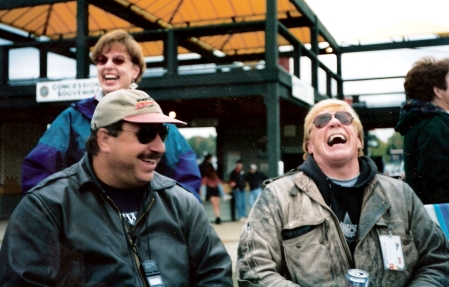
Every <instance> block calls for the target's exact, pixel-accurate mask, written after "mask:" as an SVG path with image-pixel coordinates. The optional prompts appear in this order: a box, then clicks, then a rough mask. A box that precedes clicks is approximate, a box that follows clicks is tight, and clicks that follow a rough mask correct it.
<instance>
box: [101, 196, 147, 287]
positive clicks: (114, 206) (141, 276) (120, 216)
mask: <svg viewBox="0 0 449 287" xmlns="http://www.w3.org/2000/svg"><path fill="white" fill-rule="evenodd" d="M150 196H151V194H150ZM106 198H107V200H108V201H109V202H110V203H111V205H112V206H113V208H115V211H116V212H117V215H118V216H119V218H120V222H122V226H123V228H124V230H123V231H124V233H125V236H126V238H127V240H128V243H129V244H130V246H131V247H132V249H133V257H134V263H135V265H134V266H135V267H136V268H137V274H139V277H140V280H141V281H142V282H143V286H147V283H146V282H147V281H146V277H145V276H143V274H142V272H141V271H140V269H141V268H140V260H139V258H138V257H137V248H136V245H135V244H134V242H133V241H132V239H131V238H130V237H129V233H128V229H127V228H126V225H124V224H123V217H122V213H121V212H120V209H119V208H118V207H117V205H116V204H115V203H114V201H113V200H112V199H111V198H110V197H109V196H107V195H106ZM153 203H154V197H153V198H152V199H151V202H150V204H149V205H148V207H147V208H146V209H145V212H144V213H143V215H142V216H141V217H139V218H138V219H137V220H136V223H135V224H134V226H133V227H132V230H131V231H133V230H134V228H135V226H136V225H137V223H138V222H139V221H140V219H142V218H143V217H144V215H145V214H146V213H147V212H148V211H149V210H150V208H151V206H152V205H153Z"/></svg>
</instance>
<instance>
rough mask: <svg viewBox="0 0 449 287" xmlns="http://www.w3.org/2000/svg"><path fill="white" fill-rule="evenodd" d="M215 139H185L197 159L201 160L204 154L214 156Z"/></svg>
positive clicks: (194, 137) (211, 137) (210, 137)
mask: <svg viewBox="0 0 449 287" xmlns="http://www.w3.org/2000/svg"><path fill="white" fill-rule="evenodd" d="M216 139H217V137H215V136H212V135H211V136H209V137H208V138H205V137H202V136H193V137H191V138H189V139H187V142H188V143H189V145H190V147H191V148H192V150H193V152H194V153H195V155H196V158H197V159H201V158H202V157H203V155H204V153H209V154H215V153H216V152H217V144H216Z"/></svg>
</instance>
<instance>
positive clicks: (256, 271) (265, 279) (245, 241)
mask: <svg viewBox="0 0 449 287" xmlns="http://www.w3.org/2000/svg"><path fill="white" fill-rule="evenodd" d="M281 216H282V212H281V208H280V204H279V201H278V198H277V197H276V196H275V195H274V194H273V193H272V192H271V191H270V190H269V189H265V190H264V191H263V192H262V194H261V195H260V197H259V200H258V201H257V202H256V204H255V205H254V206H253V209H252V211H251V213H250V215H249V217H248V220H247V223H246V224H245V226H244V227H243V230H242V234H241V236H240V243H239V247H238V259H237V280H238V282H239V286H271V287H281V286H282V287H293V286H299V285H297V284H295V283H293V282H291V281H289V280H287V278H286V274H282V273H283V271H285V270H287V267H286V266H285V263H283V254H282V252H283V251H282V250H283V247H282V238H281V230H282V219H281Z"/></svg>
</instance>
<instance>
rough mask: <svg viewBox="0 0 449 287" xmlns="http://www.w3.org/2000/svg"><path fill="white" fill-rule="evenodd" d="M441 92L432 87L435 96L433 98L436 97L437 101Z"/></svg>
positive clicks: (440, 96)
mask: <svg viewBox="0 0 449 287" xmlns="http://www.w3.org/2000/svg"><path fill="white" fill-rule="evenodd" d="M441 90H442V89H440V88H437V87H433V93H434V94H435V97H437V98H438V99H441V98H442V95H441Z"/></svg>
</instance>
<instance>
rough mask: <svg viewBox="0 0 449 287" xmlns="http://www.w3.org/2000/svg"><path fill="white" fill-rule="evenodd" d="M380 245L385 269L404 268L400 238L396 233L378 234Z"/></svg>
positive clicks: (399, 269)
mask: <svg viewBox="0 0 449 287" xmlns="http://www.w3.org/2000/svg"><path fill="white" fill-rule="evenodd" d="M379 240H380V247H381V249H382V257H383V260H384V268H385V269H386V270H397V271H402V270H404V269H405V261H404V255H403V253H402V244H401V238H400V237H399V236H396V235H380V236H379Z"/></svg>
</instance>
